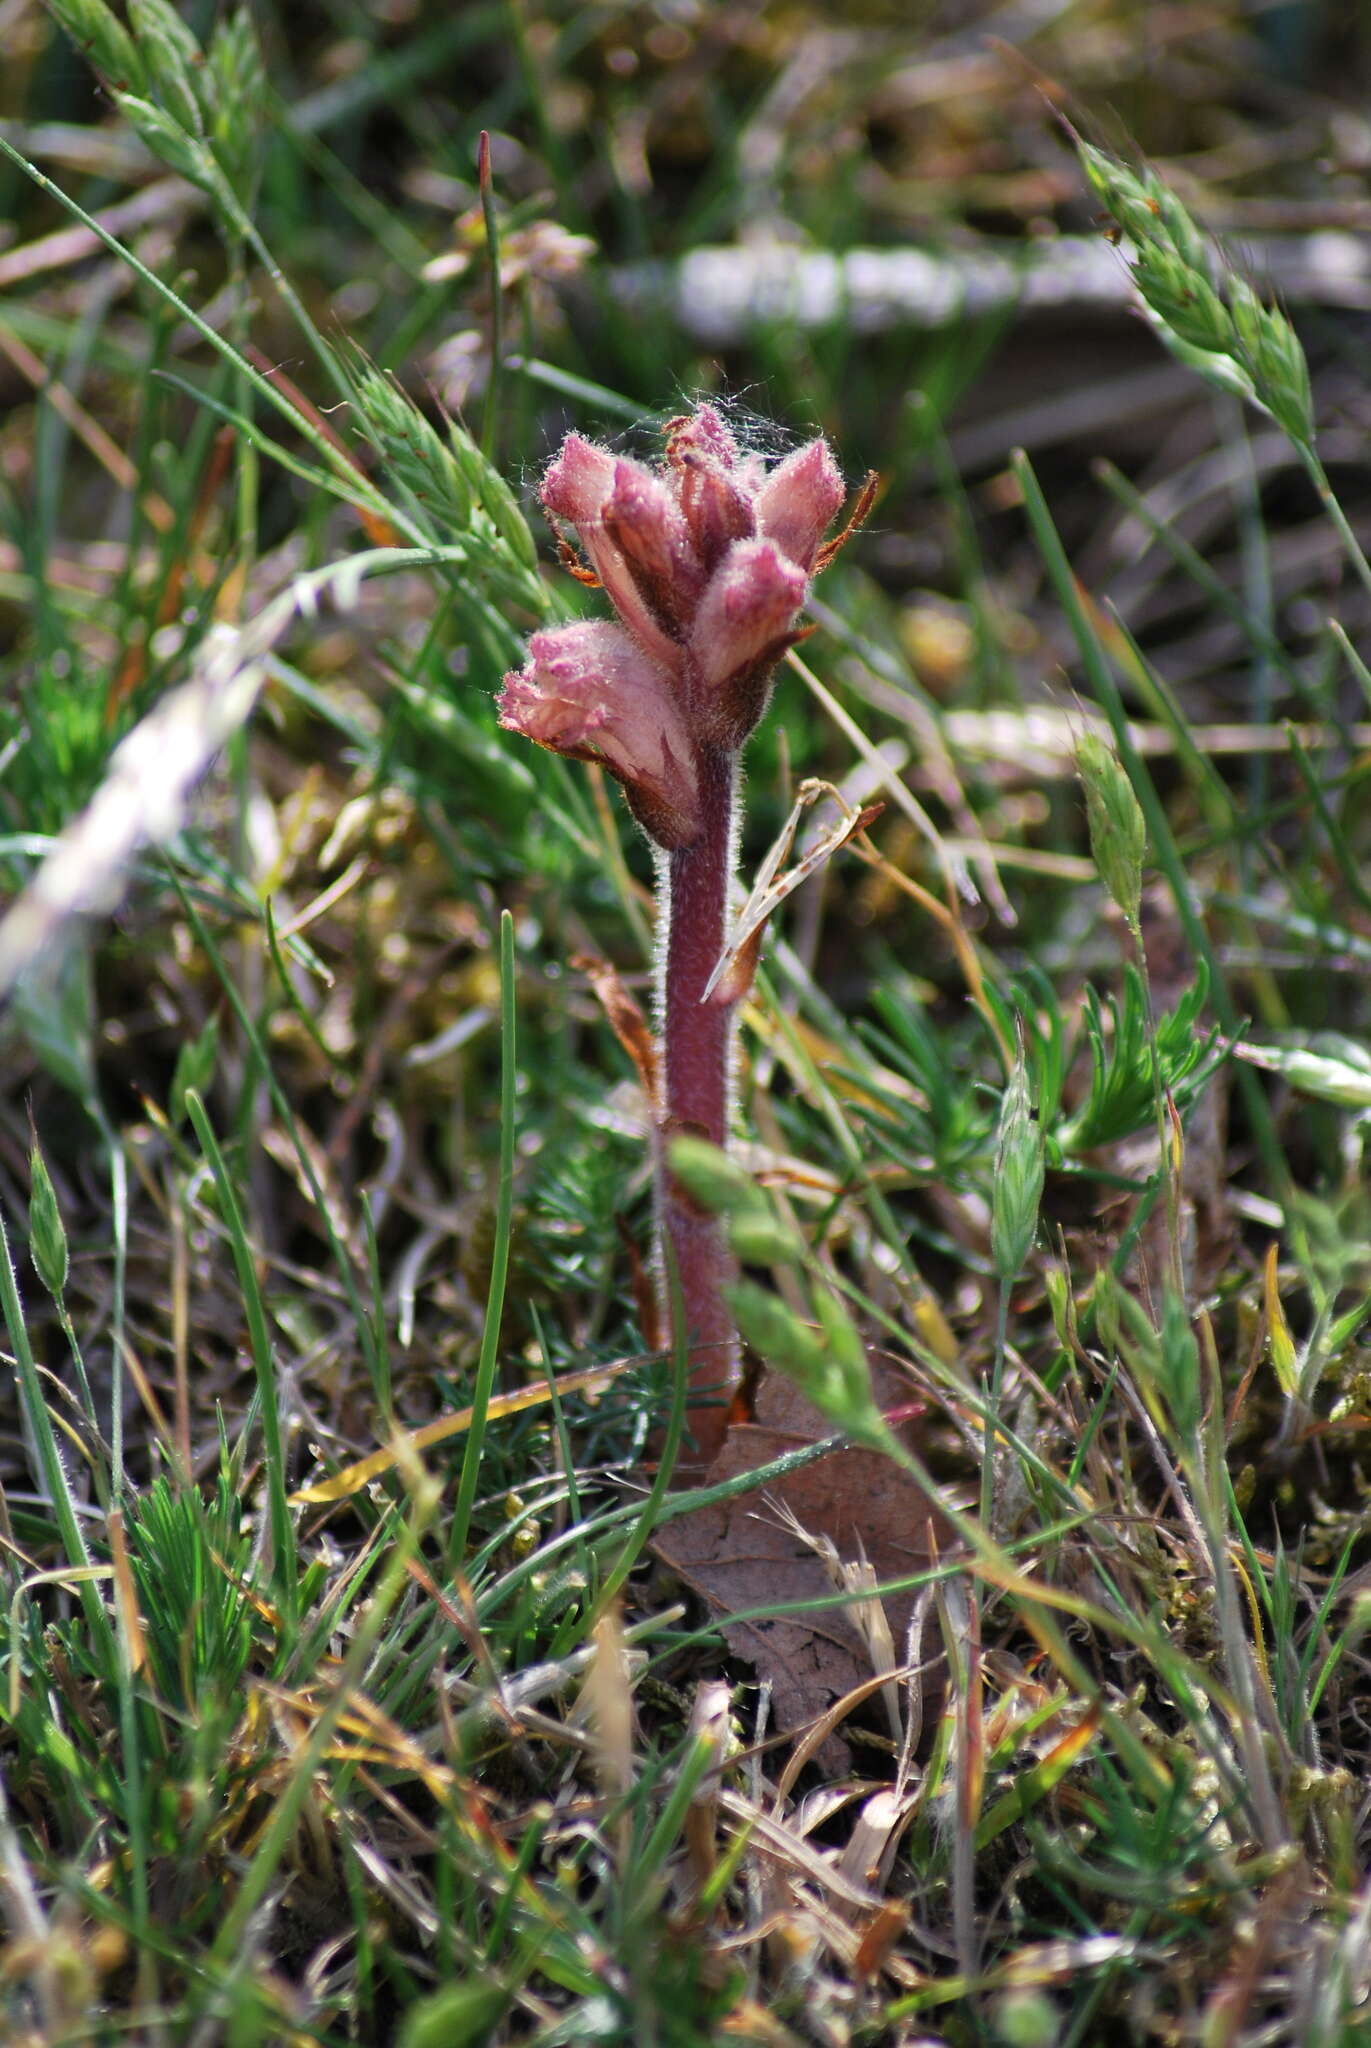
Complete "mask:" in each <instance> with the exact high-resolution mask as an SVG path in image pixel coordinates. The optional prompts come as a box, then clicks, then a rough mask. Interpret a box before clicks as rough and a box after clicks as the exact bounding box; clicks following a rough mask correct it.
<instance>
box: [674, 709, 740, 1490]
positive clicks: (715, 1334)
mask: <svg viewBox="0 0 1371 2048" xmlns="http://www.w3.org/2000/svg"><path fill="white" fill-rule="evenodd" d="M698 762H699V773H700V807H701V811H702V813H703V817H702V824H701V830H700V832H699V835H698V837H697V838H695V839H694V840H692V842H691V843H690V845H689V846H683V847H678V848H676V850H675V851H674V852H672V853H670V854H668V855H667V857H666V880H667V889H666V905H665V911H664V917H665V927H666V929H665V932H664V935H663V955H664V961H665V972H664V979H663V985H662V1015H661V1025H662V1065H663V1083H662V1088H663V1100H662V1107H663V1110H664V1112H665V1123H666V1130H667V1132H668V1133H669V1132H671V1131H676V1130H680V1129H681V1128H683V1127H686V1128H690V1129H692V1130H695V1131H698V1132H699V1134H700V1135H701V1136H702V1137H706V1138H708V1139H710V1140H711V1142H712V1143H713V1144H715V1145H723V1144H725V1143H726V1142H727V1138H728V1110H729V1091H730V1084H731V1079H732V1075H731V1065H732V1046H733V1025H734V1008H733V1005H731V1004H721V1003H717V1002H713V1003H705V1002H701V1000H700V997H701V995H702V993H703V991H704V988H705V985H706V983H707V982H708V980H709V977H710V975H711V974H712V973H713V972H714V968H715V966H716V964H717V962H718V959H719V955H720V953H721V952H722V951H723V948H724V941H725V938H726V936H727V931H728V888H729V882H730V880H731V878H732V873H733V860H734V820H733V810H734V803H735V798H736V788H737V760H736V756H735V755H733V754H731V753H726V752H724V751H723V750H722V749H718V748H713V747H708V748H704V747H702V748H701V749H700V753H699V757H698ZM662 1220H663V1225H664V1228H665V1232H666V1236H667V1240H668V1242H669V1244H670V1247H671V1252H672V1256H673V1258H674V1260H675V1265H676V1273H677V1277H678V1280H679V1284H680V1290H681V1301H682V1305H683V1307H684V1310H685V1320H686V1334H687V1338H688V1340H689V1345H690V1354H689V1355H690V1388H691V1401H690V1421H691V1429H692V1432H693V1434H694V1437H695V1443H696V1449H697V1454H698V1456H699V1458H700V1459H701V1460H702V1461H707V1460H708V1459H709V1458H711V1457H712V1456H713V1454H714V1452H715V1451H716V1450H717V1449H718V1448H719V1445H720V1444H721V1443H722V1441H723V1436H724V1430H725V1427H726V1423H727V1415H728V1401H729V1395H730V1394H731V1392H732V1390H733V1387H734V1386H735V1384H736V1382H737V1378H738V1340H737V1334H736V1332H735V1330H734V1327H733V1317H732V1315H731V1314H730V1312H729V1309H728V1305H727V1303H726V1302H725V1301H724V1299H723V1296H722V1294H721V1293H720V1288H721V1286H722V1285H723V1284H724V1283H725V1282H727V1281H728V1280H730V1279H731V1278H732V1276H733V1261H732V1258H731V1256H730V1254H729V1250H728V1245H727V1241H726V1239H725V1237H724V1233H723V1231H722V1229H721V1228H720V1226H719V1224H718V1223H717V1222H716V1221H715V1219H714V1218H713V1217H712V1216H706V1215H703V1214H702V1213H701V1212H700V1210H698V1209H697V1208H696V1207H695V1205H694V1203H693V1202H692V1201H691V1200H690V1198H689V1197H688V1196H687V1195H686V1194H685V1192H684V1191H683V1190H682V1189H681V1188H679V1187H678V1186H677V1185H676V1183H675V1181H674V1180H673V1179H672V1178H671V1176H670V1174H665V1173H664V1179H663V1188H662Z"/></svg>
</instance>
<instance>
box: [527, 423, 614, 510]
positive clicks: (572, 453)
mask: <svg viewBox="0 0 1371 2048" xmlns="http://www.w3.org/2000/svg"><path fill="white" fill-rule="evenodd" d="M614 469H615V458H614V456H612V455H611V454H610V452H609V450H608V448H600V447H597V446H596V444H595V442H594V441H587V440H586V439H585V438H584V436H583V435H581V434H568V435H567V437H566V439H565V441H563V443H562V445H561V447H560V448H559V449H558V451H557V454H556V456H555V457H554V459H553V460H552V462H551V463H550V464H549V465H548V471H547V474H546V476H545V477H544V478H543V488H542V500H543V503H544V504H545V505H546V506H547V509H548V511H549V512H552V513H554V514H555V515H556V517H557V518H558V519H569V520H570V522H571V524H572V525H573V526H590V525H593V524H594V523H595V522H596V521H597V520H598V519H599V517H600V510H601V507H602V506H603V504H604V502H605V499H606V498H607V497H608V496H609V494H610V492H611V490H612V489H613V488H614Z"/></svg>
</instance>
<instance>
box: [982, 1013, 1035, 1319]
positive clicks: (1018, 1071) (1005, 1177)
mask: <svg viewBox="0 0 1371 2048" xmlns="http://www.w3.org/2000/svg"><path fill="white" fill-rule="evenodd" d="M1042 1192H1043V1136H1042V1132H1041V1130H1040V1129H1039V1127H1038V1124H1037V1122H1036V1120H1035V1118H1034V1115H1033V1105H1032V1103H1031V1101H1030V1099H1029V1093H1028V1074H1027V1070H1026V1068H1025V1065H1024V1056H1023V1047H1022V1045H1021V1046H1020V1047H1019V1054H1018V1058H1017V1059H1016V1060H1015V1062H1014V1070H1013V1072H1012V1073H1011V1074H1010V1077H1009V1085H1008V1086H1007V1087H1006V1089H1005V1091H1004V1095H1003V1097H1002V1098H1001V1101H1000V1124H999V1130H998V1132H997V1134H996V1139H995V1188H994V1194H993V1197H992V1200H991V1211H990V1247H991V1254H992V1256H993V1258H994V1260H995V1271H996V1272H997V1273H998V1275H999V1277H1000V1279H1001V1281H1003V1282H1005V1283H1008V1282H1009V1281H1011V1280H1014V1279H1015V1278H1017V1276H1018V1274H1019V1273H1020V1272H1021V1271H1022V1270H1023V1263H1024V1260H1025V1259H1026V1258H1027V1257H1028V1254H1029V1252H1030V1251H1031V1250H1032V1247H1033V1240H1034V1238H1035V1237H1036V1235H1037V1232H1038V1205H1039V1203H1040V1202H1041V1201H1042Z"/></svg>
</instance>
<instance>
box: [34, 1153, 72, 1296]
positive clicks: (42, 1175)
mask: <svg viewBox="0 0 1371 2048" xmlns="http://www.w3.org/2000/svg"><path fill="white" fill-rule="evenodd" d="M29 1186H30V1194H29V1255H30V1257H31V1258H32V1260H33V1270H34V1272H35V1273H36V1274H37V1275H38V1278H39V1279H40V1280H41V1281H42V1283H43V1285H44V1287H46V1288H47V1290H48V1293H49V1294H50V1295H51V1296H52V1298H53V1300H54V1301H60V1300H61V1299H62V1295H63V1293H64V1292H65V1290H66V1285H67V1233H66V1231H65V1229H64V1228H63V1226H62V1213H61V1211H60V1209H59V1208H58V1206H57V1191H56V1189H55V1188H54V1187H53V1184H52V1179H51V1176H50V1175H49V1173H48V1169H47V1165H46V1163H45V1162H44V1159H43V1155H42V1153H41V1152H40V1151H39V1150H38V1147H37V1146H36V1145H35V1146H34V1148H33V1150H32V1151H31V1152H30V1154H29Z"/></svg>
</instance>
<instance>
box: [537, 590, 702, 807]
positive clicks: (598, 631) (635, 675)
mask: <svg viewBox="0 0 1371 2048" xmlns="http://www.w3.org/2000/svg"><path fill="white" fill-rule="evenodd" d="M528 651H529V661H528V665H527V666H526V667H525V668H523V669H521V670H518V671H512V672H511V673H510V674H509V675H507V676H506V677H505V685H504V689H503V690H502V691H501V693H500V705H499V709H500V723H501V725H502V726H504V727H505V728H506V730H507V731H510V732H519V733H522V734H523V735H524V737H525V738H526V739H530V740H535V741H536V742H537V744H538V745H539V746H540V747H549V748H550V749H551V750H552V751H553V752H554V753H557V754H566V755H567V756H569V758H570V759H572V760H576V761H599V762H600V763H602V764H603V766H604V767H605V768H607V769H608V770H609V772H610V774H611V775H614V776H617V777H618V779H619V781H620V782H622V783H623V785H624V788H625V790H626V791H627V793H628V797H629V801H630V803H631V804H632V805H633V809H634V815H635V816H636V817H638V818H639V819H640V821H641V822H642V824H643V825H644V826H645V827H646V829H647V831H648V832H649V833H650V834H651V836H652V837H653V838H654V839H655V840H656V841H657V842H658V844H659V845H661V846H665V847H676V846H686V845H688V844H689V843H690V841H691V840H692V839H694V838H695V836H696V834H697V833H698V831H699V822H700V821H699V813H700V799H699V783H698V776H697V771H696V767H695V750H694V748H693V746H692V744H691V739H690V734H689V732H688V731H687V729H686V724H685V720H684V718H683V717H682V714H681V709H680V706H679V703H678V701H677V699H676V697H675V695H674V693H673V689H672V681H671V677H670V676H669V675H667V674H666V672H665V671H664V670H663V669H661V668H659V667H657V665H656V664H655V663H654V662H652V661H651V660H650V659H649V658H648V656H647V655H646V654H645V653H644V652H643V650H642V648H641V647H639V646H638V645H637V644H636V642H635V641H634V639H633V638H632V636H631V635H630V634H629V633H627V632H625V630H624V628H623V627H622V626H615V625H611V624H610V623H609V622H608V621H596V622H594V623H588V624H584V625H577V626H562V627H559V628H558V629H557V630H556V631H554V632H549V633H535V634H534V635H533V638H532V639H531V640H530V641H529V649H528Z"/></svg>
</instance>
